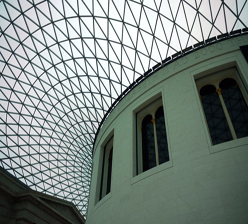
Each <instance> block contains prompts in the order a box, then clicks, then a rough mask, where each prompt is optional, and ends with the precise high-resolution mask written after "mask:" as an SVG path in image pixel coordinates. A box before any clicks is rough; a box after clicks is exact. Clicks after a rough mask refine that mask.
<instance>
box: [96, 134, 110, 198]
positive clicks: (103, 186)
mask: <svg viewBox="0 0 248 224" xmlns="http://www.w3.org/2000/svg"><path fill="white" fill-rule="evenodd" d="M112 162H113V137H112V138H110V140H109V141H108V142H107V144H106V145H105V146H104V148H103V154H102V166H101V167H102V169H101V180H100V192H99V201H100V200H101V199H102V198H103V197H104V196H105V195H107V194H108V193H110V191H111V179H112V178H111V176H112Z"/></svg>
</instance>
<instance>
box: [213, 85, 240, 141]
mask: <svg viewBox="0 0 248 224" xmlns="http://www.w3.org/2000/svg"><path fill="white" fill-rule="evenodd" d="M216 92H217V94H218V96H219V98H220V102H221V106H222V108H223V111H224V114H225V116H226V120H227V123H228V126H229V128H230V131H231V134H232V137H233V139H237V135H236V133H235V130H234V127H233V124H232V121H231V118H230V115H229V113H228V110H227V108H226V104H225V102H224V99H223V97H222V93H221V88H219V89H217V90H216Z"/></svg>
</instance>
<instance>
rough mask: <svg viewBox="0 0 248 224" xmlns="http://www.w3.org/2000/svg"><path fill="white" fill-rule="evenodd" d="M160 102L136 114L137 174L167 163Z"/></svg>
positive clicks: (165, 137)
mask: <svg viewBox="0 0 248 224" xmlns="http://www.w3.org/2000/svg"><path fill="white" fill-rule="evenodd" d="M161 104H162V100H157V101H155V102H154V103H153V104H151V105H149V106H147V107H145V108H144V109H143V110H141V111H140V112H138V113H137V136H138V139H137V156H138V158H137V173H141V172H144V171H146V170H149V169H151V168H153V167H155V166H158V165H160V164H162V163H165V162H167V161H169V160H170V159H169V151H168V142H167V135H166V128H165V119H164V110H163V106H162V105H161Z"/></svg>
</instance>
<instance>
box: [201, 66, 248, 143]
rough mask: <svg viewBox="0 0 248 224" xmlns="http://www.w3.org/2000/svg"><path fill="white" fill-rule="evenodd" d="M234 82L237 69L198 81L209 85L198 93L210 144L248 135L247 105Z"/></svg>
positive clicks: (238, 86) (241, 92)
mask: <svg viewBox="0 0 248 224" xmlns="http://www.w3.org/2000/svg"><path fill="white" fill-rule="evenodd" d="M226 76H228V78H226ZM236 80H240V79H239V76H238V73H237V70H236V69H235V68H231V69H227V70H224V71H221V72H219V73H215V74H213V75H209V76H207V77H204V78H201V79H200V80H199V81H197V83H198V85H201V86H202V84H203V83H204V82H205V81H206V82H210V83H211V85H205V86H203V87H201V88H200V90H199V93H200V98H201V103H202V107H203V110H204V114H205V117H206V121H207V124H208V129H209V133H210V136H211V139H212V143H213V145H216V144H219V143H222V142H226V141H230V140H233V139H237V138H242V137H246V136H248V104H247V101H246V100H245V97H244V92H243V91H244V89H243V90H242V89H241V87H240V85H239V84H238V82H237V81H236Z"/></svg>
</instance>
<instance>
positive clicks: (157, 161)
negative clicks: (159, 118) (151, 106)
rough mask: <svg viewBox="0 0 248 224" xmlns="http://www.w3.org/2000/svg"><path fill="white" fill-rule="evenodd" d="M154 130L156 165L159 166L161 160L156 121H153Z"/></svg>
mask: <svg viewBox="0 0 248 224" xmlns="http://www.w3.org/2000/svg"><path fill="white" fill-rule="evenodd" d="M152 123H153V129H154V142H155V155H156V165H157V166H158V165H159V158H158V140H157V130H156V119H155V118H153V119H152Z"/></svg>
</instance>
